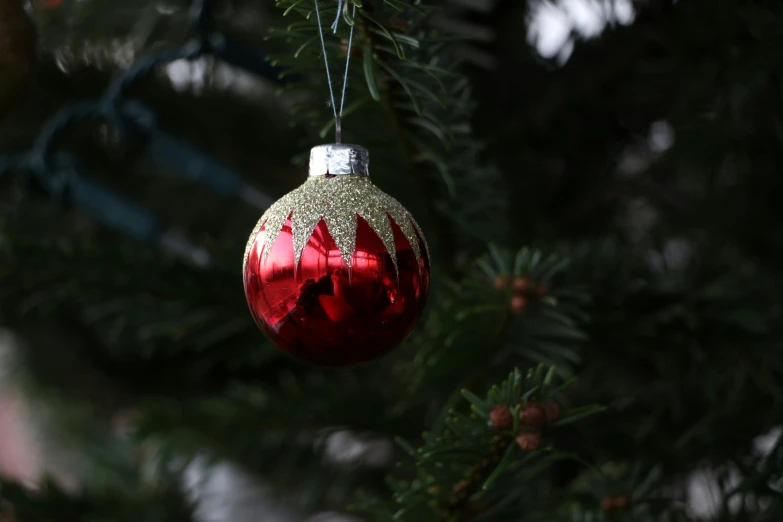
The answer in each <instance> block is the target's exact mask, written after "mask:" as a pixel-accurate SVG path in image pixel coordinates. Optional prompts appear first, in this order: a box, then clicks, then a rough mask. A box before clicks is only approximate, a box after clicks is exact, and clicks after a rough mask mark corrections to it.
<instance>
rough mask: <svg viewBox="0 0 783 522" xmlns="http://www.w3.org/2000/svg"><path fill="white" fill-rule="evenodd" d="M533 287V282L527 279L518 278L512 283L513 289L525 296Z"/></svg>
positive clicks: (525, 277)
mask: <svg viewBox="0 0 783 522" xmlns="http://www.w3.org/2000/svg"><path fill="white" fill-rule="evenodd" d="M532 286H533V281H532V280H531V279H530V278H529V277H527V276H523V277H517V278H514V280H513V281H512V282H511V289H512V290H514V291H515V292H517V293H520V294H524V293H525V292H527V291H528V290H530V288H531V287H532Z"/></svg>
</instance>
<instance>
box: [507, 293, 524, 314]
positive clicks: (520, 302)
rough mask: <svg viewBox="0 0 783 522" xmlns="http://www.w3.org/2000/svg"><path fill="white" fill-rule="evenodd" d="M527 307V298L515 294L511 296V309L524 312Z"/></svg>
mask: <svg viewBox="0 0 783 522" xmlns="http://www.w3.org/2000/svg"><path fill="white" fill-rule="evenodd" d="M526 308H527V298H525V297H524V296H521V295H515V296H514V297H512V298H511V310H513V311H514V312H516V313H519V312H523V311H524V310H525V309H526Z"/></svg>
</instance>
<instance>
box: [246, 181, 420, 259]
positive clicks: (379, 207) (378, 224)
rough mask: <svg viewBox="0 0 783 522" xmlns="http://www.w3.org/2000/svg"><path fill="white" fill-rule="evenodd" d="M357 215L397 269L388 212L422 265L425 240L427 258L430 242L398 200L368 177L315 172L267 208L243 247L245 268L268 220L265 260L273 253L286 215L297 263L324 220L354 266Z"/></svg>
mask: <svg viewBox="0 0 783 522" xmlns="http://www.w3.org/2000/svg"><path fill="white" fill-rule="evenodd" d="M357 214H358V215H359V216H361V217H362V218H364V220H365V221H367V223H368V224H369V225H370V227H371V228H372V229H373V231H375V233H376V234H378V237H379V238H380V239H381V241H382V242H383V245H384V246H385V247H386V250H387V251H388V252H389V254H390V255H391V258H392V261H393V262H394V268H395V271H396V270H397V249H396V248H395V246H394V231H393V230H392V226H391V222H390V221H389V216H391V218H392V219H393V220H394V222H395V223H397V225H398V226H399V227H400V230H402V233H403V234H404V235H405V239H407V240H408V243H409V244H410V246H411V248H412V249H413V252H414V254H415V255H416V264H417V266H419V269H421V251H420V249H419V241H418V236H420V237H421V238H422V241H423V242H424V248H425V250H426V253H427V256H428V257H429V247H427V240H426V239H424V234H422V232H421V229H420V228H419V225H418V224H417V223H416V221H415V220H414V219H413V216H411V215H410V213H408V211H407V210H406V209H405V207H403V206H402V205H401V204H400V203H399V202H398V201H397V200H396V199H394V198H393V197H391V196H389V195H388V194H386V193H385V192H383V191H382V190H380V189H379V188H378V187H376V186H375V185H373V184H372V182H371V181H370V180H369V178H367V177H365V176H352V175H342V176H336V177H334V178H327V177H326V176H317V177H315V176H314V177H311V178H308V179H307V181H305V182H304V183H303V184H302V186H300V187H299V188H297V189H295V190H293V191H291V192H289V193H288V194H286V195H285V196H283V197H282V198H280V199H279V200H277V201H276V202H275V203H274V204H273V205H272V206H271V207H269V208H268V209H267V211H266V212H264V215H263V216H261V219H260V220H259V221H258V223H257V224H256V227H255V229H254V233H253V234H251V236H250V239H249V241H248V243H247V247H246V248H245V259H244V263H243V268H244V264H247V257H248V255H249V253H250V249H251V248H252V246H253V242H254V241H255V238H256V235H257V234H258V230H259V229H260V228H261V225H262V224H264V223H266V226H265V231H266V235H265V237H264V245H263V247H264V253H263V259H264V260H266V256H267V255H269V251H270V249H271V247H272V245H273V244H274V242H275V241H276V240H277V236H278V235H279V234H280V231H281V230H282V228H283V225H284V224H285V222H286V219H288V216H291V228H292V233H293V242H294V262H295V266H299V260H300V259H301V257H302V252H303V251H304V249H305V246H307V242H308V241H309V240H310V236H311V235H312V233H313V230H314V229H315V227H316V225H318V222H319V221H321V219H323V220H324V221H325V222H326V227H327V228H328V230H329V234H330V235H331V236H332V238H333V239H334V242H335V244H336V245H337V248H338V249H339V250H340V255H341V256H342V258H343V261H344V262H345V265H346V266H347V267H348V268H349V269H350V268H351V258H352V257H353V253H354V250H355V249H356V227H357V225H358V223H357V219H356V215H357ZM417 232H418V236H417V235H416V234H417Z"/></svg>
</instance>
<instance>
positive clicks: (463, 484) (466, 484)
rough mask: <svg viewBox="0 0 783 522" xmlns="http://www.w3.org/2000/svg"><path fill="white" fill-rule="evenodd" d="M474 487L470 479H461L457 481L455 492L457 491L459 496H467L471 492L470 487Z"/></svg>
mask: <svg viewBox="0 0 783 522" xmlns="http://www.w3.org/2000/svg"><path fill="white" fill-rule="evenodd" d="M471 487H472V484H471V482H470V481H468V480H461V481H460V482H458V483H457V485H456V486H454V493H456V494H457V495H459V496H466V495H468V493H470V488H471Z"/></svg>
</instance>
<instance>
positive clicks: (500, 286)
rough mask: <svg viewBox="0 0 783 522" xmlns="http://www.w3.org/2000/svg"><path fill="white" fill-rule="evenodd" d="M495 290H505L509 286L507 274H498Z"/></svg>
mask: <svg viewBox="0 0 783 522" xmlns="http://www.w3.org/2000/svg"><path fill="white" fill-rule="evenodd" d="M494 285H495V290H505V289H506V287H507V286H508V278H507V277H505V276H497V277H496V278H495V283H494Z"/></svg>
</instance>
